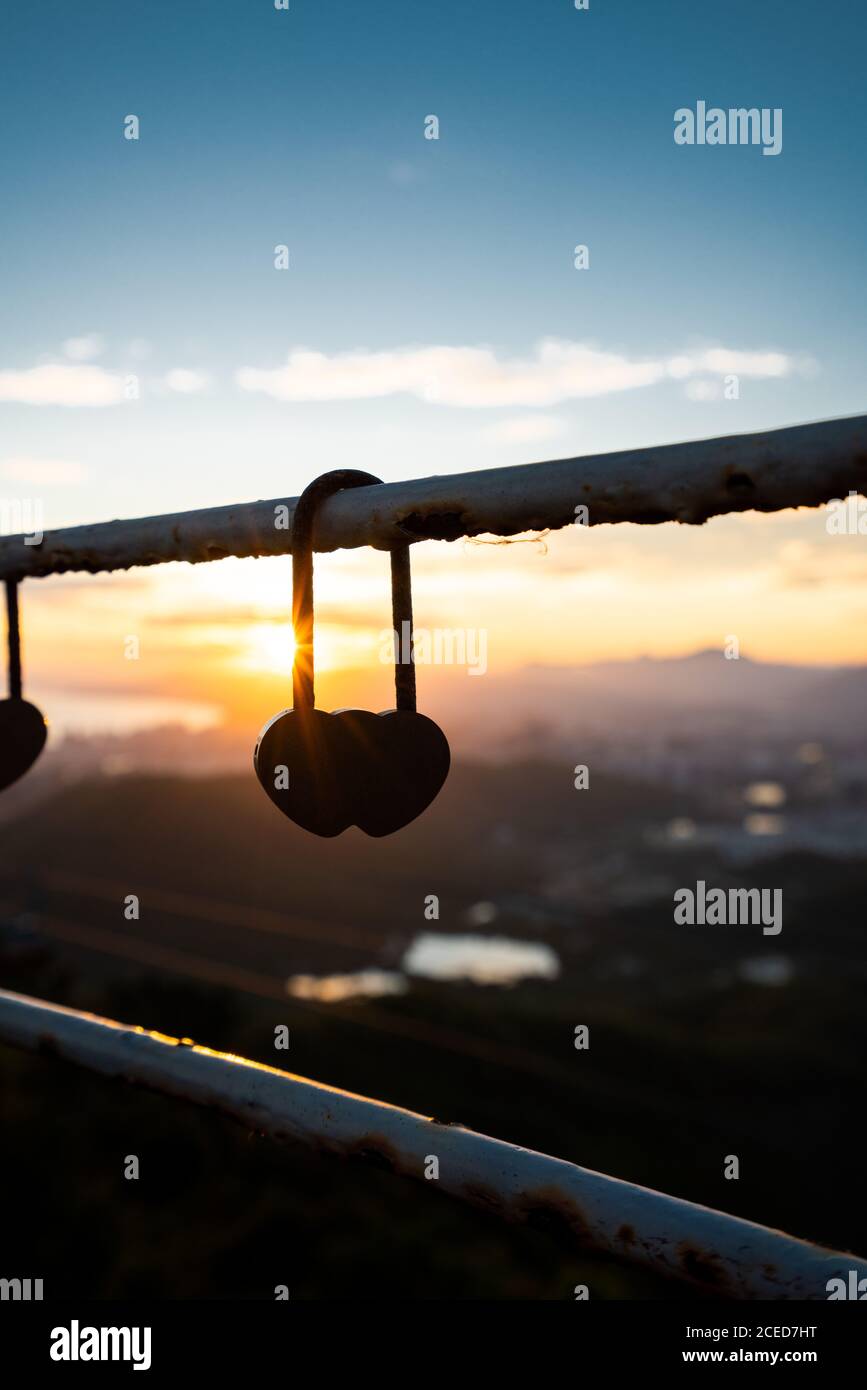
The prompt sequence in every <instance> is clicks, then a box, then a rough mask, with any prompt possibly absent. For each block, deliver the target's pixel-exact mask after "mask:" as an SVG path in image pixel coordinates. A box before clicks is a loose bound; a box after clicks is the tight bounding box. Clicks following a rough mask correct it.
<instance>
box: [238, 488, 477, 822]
mask: <svg viewBox="0 0 867 1390" xmlns="http://www.w3.org/2000/svg"><path fill="white" fill-rule="evenodd" d="M381 481H382V480H381V479H380V478H374V477H373V476H372V474H370V473H362V472H359V471H358V470H356V469H335V470H333V471H332V472H330V473H324V474H323V475H322V476H321V477H320V478H317V479H315V481H314V482H312V483H311V484H310V485H309V487H307V488H305V490H304V492H303V493H302V494H301V496H300V497H299V499H298V503H297V505H296V508H295V515H294V517H293V521H292V621H293V626H294V629H295V659H294V663H293V668H292V690H293V707H292V709H288V710H283V711H281V713H280V714H276V715H275V716H274V718H273V719H271V720H269V722H268V723H267V724H266V725H265V727H264V728H263V729H262V732H261V733H260V734H259V738H258V741H257V743H256V749H255V752H254V754H253V765H254V767H255V769H256V775H257V777H258V778H259V781H260V782H261V784H262V786H263V788H264V789H265V792H266V793H267V795H268V796H269V797H270V799H271V800H272V801H273V803H274V805H275V806H276V807H277V808H278V809H279V810H280V811H282V812H283V814H284V815H286V816H288V817H289V819H290V820H292V821H294V822H295V824H296V825H300V826H301V827H302V828H303V829H304V830H308V831H310V832H311V833H312V834H314V835H321V836H325V837H332V836H334V835H340V834H341V833H342V832H343V831H344V830H346V829H348V828H349V826H351V825H357V826H358V827H359V829H361V830H363V831H364V832H365V834H367V835H371V836H375V837H380V836H383V835H391V834H393V833H394V831H396V830H400V829H401V828H402V827H403V826H405V825H408V824H409V822H410V821H412V820H415V818H416V817H417V816H419V815H421V813H422V811H424V810H425V809H426V808H427V807H428V806H429V805H430V803H431V802H432V801H433V799H434V797H435V796H436V795H437V793H438V792H439V790H440V788H441V787H442V785H443V783H444V782H445V780H446V777H447V776H448V771H449V763H450V753H449V745H448V741H447V739H446V736H445V734H444V733H443V731H442V729H440V728H439V726H438V725H437V724H435V723H434V721H433V720H432V719H428V718H427V716H426V715H424V714H419V713H418V711H417V710H416V689H415V666H414V664H413V662H412V660H410V662H408V663H407V662H399V661H398V660H397V655H398V654H397V650H396V651H395V673H394V684H395V694H396V708H395V709H393V710H386V711H385V712H383V713H381V714H372V713H370V712H369V711H367V710H359V709H341V710H335V711H334V712H333V713H327V712H326V711H324V710H319V709H316V707H315V697H314V683H313V523H314V520H315V516H316V510H317V508H318V507H319V505H320V504H321V503H322V502H323V501H324V500H325V499H326V498H327V497H330V496H332V495H333V494H334V493H335V492H340V491H342V490H343V489H344V488H352V487H368V486H370V485H373V484H379V483H380V482H381ZM391 599H392V621H393V627H394V631H395V632H396V633H397V634H399V635H401V634H403V633H406V632H409V633H410V634H411V633H412V588H411V580H410V561H409V546H408V545H405V544H398V545H395V546H393V547H392V549H391ZM410 653H412V644H411V643H410Z"/></svg>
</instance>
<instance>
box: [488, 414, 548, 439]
mask: <svg viewBox="0 0 867 1390" xmlns="http://www.w3.org/2000/svg"><path fill="white" fill-rule="evenodd" d="M565 431H566V421H565V420H560V419H558V417H557V416H556V415H516V416H513V417H512V418H511V419H508V420H498V421H497V423H496V424H495V425H486V426H485V428H484V429H483V430H480V434H481V437H482V439H486V440H488V441H489V442H490V443H491V444H541V443H542V442H543V441H544V440H546V439H557V438H558V436H559V435H561V434H564V433H565Z"/></svg>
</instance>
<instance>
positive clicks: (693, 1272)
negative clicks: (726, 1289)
mask: <svg viewBox="0 0 867 1390" xmlns="http://www.w3.org/2000/svg"><path fill="white" fill-rule="evenodd" d="M677 1257H678V1260H679V1261H680V1267H681V1269H682V1270H683V1272H684V1274H685V1275H686V1277H687V1279H692V1280H693V1282H694V1283H696V1284H710V1285H712V1286H713V1287H714V1288H720V1287H721V1286H722V1285H723V1284H726V1283H728V1278H727V1275H726V1272H725V1270H724V1268H723V1266H722V1264H721V1263H720V1260H719V1257H718V1256H717V1255H712V1254H710V1253H709V1252H708V1251H707V1250H700V1249H699V1248H698V1247H697V1246H695V1245H690V1244H689V1242H688V1241H685V1240H684V1241H681V1243H680V1245H679V1246H678V1247H677Z"/></svg>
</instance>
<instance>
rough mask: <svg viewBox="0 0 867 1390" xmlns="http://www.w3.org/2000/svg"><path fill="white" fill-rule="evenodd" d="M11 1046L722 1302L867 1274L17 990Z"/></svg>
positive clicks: (477, 1138) (9, 1002)
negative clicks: (385, 1176) (443, 1197)
mask: <svg viewBox="0 0 867 1390" xmlns="http://www.w3.org/2000/svg"><path fill="white" fill-rule="evenodd" d="M0 1038H2V1039H3V1040H4V1041H6V1042H9V1043H12V1044H14V1045H15V1046H17V1047H21V1048H25V1049H28V1050H30V1051H36V1052H41V1053H43V1054H48V1055H52V1056H56V1057H58V1058H62V1059H63V1060H65V1061H69V1062H74V1063H77V1064H78V1065H79V1066H84V1067H87V1068H89V1069H90V1070H91V1071H96V1072H100V1073H102V1074H103V1075H105V1076H109V1077H114V1078H117V1079H122V1080H125V1081H130V1082H135V1083H140V1084H144V1085H147V1086H148V1087H150V1088H152V1089H156V1090H158V1091H161V1092H163V1093H164V1094H166V1095H172V1096H177V1097H179V1098H181V1099H183V1100H186V1101H191V1102H192V1103H194V1104H196V1105H203V1106H209V1107H213V1108H215V1109H218V1110H219V1111H220V1113H221V1114H223V1115H230V1116H231V1117H232V1118H234V1119H236V1120H239V1121H240V1122H241V1123H243V1124H245V1125H247V1126H249V1128H251V1129H253V1130H255V1131H256V1132H258V1133H261V1134H267V1135H270V1136H272V1137H273V1138H275V1139H280V1140H289V1141H294V1142H298V1143H303V1144H306V1145H308V1146H313V1147H315V1148H316V1149H317V1150H319V1151H320V1152H324V1153H331V1154H339V1155H342V1156H344V1157H349V1158H356V1159H361V1160H364V1161H367V1162H368V1163H371V1164H375V1165H376V1166H377V1167H379V1168H382V1169H386V1170H388V1171H389V1172H392V1173H395V1174H399V1175H402V1176H404V1177H410V1178H418V1179H421V1180H422V1181H424V1180H425V1179H426V1178H427V1179H428V1187H429V1190H430V1191H431V1192H435V1191H436V1190H441V1191H444V1192H448V1193H450V1194H451V1195H452V1196H455V1197H460V1198H462V1199H463V1200H465V1201H468V1202H472V1203H474V1204H475V1205H478V1206H481V1207H483V1208H484V1209H485V1210H487V1211H490V1212H495V1213H496V1214H498V1215H499V1216H501V1217H503V1218H505V1219H508V1220H512V1221H522V1222H528V1223H531V1224H537V1225H540V1226H542V1227H544V1228H545V1229H548V1230H556V1231H557V1232H559V1233H560V1234H561V1236H562V1237H564V1238H565V1239H566V1240H568V1241H569V1242H570V1243H571V1244H572V1245H573V1246H574V1247H575V1249H576V1250H581V1249H584V1250H596V1251H600V1252H605V1253H607V1254H609V1255H615V1256H619V1257H621V1258H623V1259H626V1260H628V1261H630V1262H632V1263H635V1264H639V1265H643V1266H646V1267H647V1268H649V1269H652V1270H655V1271H656V1272H657V1273H660V1274H664V1275H669V1276H676V1277H677V1278H680V1279H683V1280H686V1281H688V1282H690V1283H693V1284H696V1285H698V1286H700V1287H703V1288H705V1289H707V1290H708V1291H712V1292H714V1293H715V1294H717V1295H718V1296H720V1297H727V1298H763V1299H826V1298H827V1296H828V1293H827V1284H828V1281H829V1280H831V1279H842V1280H843V1281H844V1283H845V1282H846V1281H847V1280H848V1278H849V1272H850V1271H851V1270H854V1271H855V1272H856V1277H857V1278H859V1279H860V1278H864V1277H867V1262H865V1261H863V1260H859V1259H857V1258H856V1257H855V1256H854V1255H848V1254H845V1253H843V1252H842V1251H837V1250H827V1249H825V1248H823V1247H821V1246H817V1245H810V1244H808V1243H807V1242H805V1241H800V1240H795V1239H794V1238H793V1237H792V1236H788V1235H785V1234H784V1233H783V1232H781V1231H773V1230H770V1229H769V1228H768V1227H766V1226H758V1225H755V1224H754V1223H753V1222H750V1221H744V1220H742V1219H740V1218H739V1217H735V1216H729V1215H726V1214H725V1213H723V1212H718V1211H712V1210H711V1209H710V1208H709V1207H702V1206H697V1205H695V1204H693V1203H691V1202H684V1201H681V1200H679V1199H678V1198H676V1197H668V1196H666V1195H665V1194H664V1193H661V1192H654V1191H652V1190H651V1189H649V1188H645V1187H638V1186H636V1185H635V1184H633V1183H628V1182H621V1181H620V1180H619V1179H617V1178H610V1177H607V1176H606V1175H605V1174H603V1173H595V1172H593V1171H592V1170H590V1169H588V1168H579V1167H578V1166H577V1165H576V1164H574V1163H567V1162H566V1161H565V1160H563V1159H559V1158H552V1157H550V1156H549V1155H547V1154H541V1153H536V1152H535V1151H534V1150H532V1149H523V1148H518V1147H517V1146H516V1145H514V1144H507V1143H504V1142H503V1141H502V1140H500V1139H492V1138H490V1137H489V1136H488V1135H485V1134H477V1133H476V1132H475V1131H473V1130H469V1129H464V1127H463V1126H462V1125H452V1124H440V1123H439V1122H438V1121H436V1120H434V1119H430V1118H428V1117H427V1116H424V1115H417V1114H415V1113H414V1112H413V1111H411V1110H403V1109H401V1108H400V1107H399V1106H394V1105H386V1104H383V1103H382V1102H381V1101H375V1100H369V1099H368V1098H367V1097H365V1096H358V1095H353V1094H352V1093H351V1092H349V1091H341V1090H337V1089H336V1088H335V1087H332V1086H323V1085H321V1084H320V1083H318V1082H313V1081H308V1080H305V1079H304V1078H303V1077H300V1076H293V1075H291V1074H290V1073H288V1072H283V1071H278V1070H277V1069H276V1068H275V1067H267V1066H263V1065H262V1064H261V1063H258V1062H250V1061H247V1060H245V1059H244V1058H243V1057H233V1056H229V1055H227V1054H226V1053H222V1052H213V1051H211V1049H210V1048H206V1047H198V1046H196V1045H195V1044H192V1043H190V1042H188V1041H184V1042H181V1041H179V1040H178V1039H177V1038H167V1037H165V1036H163V1035H162V1034H160V1033H149V1032H147V1031H145V1030H144V1029H142V1028H130V1027H126V1026H124V1025H123V1024H121V1023H116V1022H114V1021H113V1020H111V1019H105V1018H98V1017H96V1016H95V1015H93V1014H86V1013H80V1012H78V1011H77V1010H75V1009H67V1008H61V1007H60V1006H58V1005H55V1004H46V1003H45V1002H44V1001H42V1000H38V999H30V998H28V997H27V996H26V995H21V994H13V993H10V992H9V991H6V990H0ZM433 1160H436V1169H435V1170H434V1168H433V1167H432V1164H433ZM434 1171H436V1174H437V1176H436V1177H435V1178H430V1174H431V1173H432V1172H434Z"/></svg>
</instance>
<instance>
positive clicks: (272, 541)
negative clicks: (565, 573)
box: [0, 415, 867, 579]
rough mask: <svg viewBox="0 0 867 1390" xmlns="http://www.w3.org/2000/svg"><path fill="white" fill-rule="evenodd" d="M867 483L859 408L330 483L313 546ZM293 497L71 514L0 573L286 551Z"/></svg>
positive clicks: (642, 515) (773, 506) (766, 498)
mask: <svg viewBox="0 0 867 1390" xmlns="http://www.w3.org/2000/svg"><path fill="white" fill-rule="evenodd" d="M850 489H853V490H855V491H862V490H867V416H864V415H859V416H851V417H849V418H847V419H841V420H827V421H821V422H818V423H816V424H809V425H796V426H794V427H793V428H791V429H784V430H768V431H765V432H763V433H759V434H739V435H726V436H724V437H722V438H720V439H704V440H700V441H697V442H695V443H687V444H664V445H660V446H659V447H657V448H651V449H628V450H625V451H622V452H620V453H611V454H593V455H589V456H588V457H586V458H571V459H557V460H556V461H555V462H552V463H528V464H521V465H520V466H518V467H515V468H492V469H482V470H480V471H478V472H475V473H456V474H452V475H451V476H449V475H438V476H436V477H433V478H416V479H413V480H412V481H411V482H403V483H383V484H380V485H379V486H376V487H367V488H356V489H353V490H352V491H349V492H342V493H338V494H337V495H336V496H334V497H331V498H329V499H328V500H327V501H325V502H324V503H323V504H322V506H321V508H319V510H318V512H317V517H316V525H315V528H314V547H315V549H316V550H320V551H322V550H336V549H339V548H341V547H352V546H362V545H373V546H377V547H379V548H380V549H387V548H388V547H389V546H391V545H394V544H396V543H406V542H407V541H420V540H449V541H453V540H459V539H461V538H462V537H464V536H477V535H482V534H489V533H490V534H495V535H498V536H511V535H516V534H518V533H519V532H522V531H533V530H542V529H550V530H553V529H556V528H558V527H562V526H567V525H569V524H570V523H571V522H574V521H575V518H576V508H577V507H579V506H586V507H587V509H588V512H589V516H588V521H589V524H590V525H591V526H596V525H599V524H603V523H609V522H621V521H632V522H639V523H652V522H661V521H680V522H686V523H689V524H698V523H700V522H703V521H706V520H707V519H708V517H711V516H720V515H722V514H724V513H726V512H738V511H746V510H755V511H762V512H773V511H779V510H781V509H782V508H784V507H816V506H819V505H821V503H823V502H827V501H828V500H829V499H831V498H833V497H841V498H842V497H845V496H846V495H847V493H848V492H849V490H850ZM295 500H296V499H295V498H276V499H274V500H272V501H270V502H247V503H240V504H238V505H237V506H231V507H209V508H206V509H204V510H201V511H190V512H175V513H170V514H168V515H165V516H151V517H139V518H136V519H135V520H132V521H107V522H100V523H98V524H96V525H93V526H69V527H66V528H64V529H62V530H58V531H54V532H46V533H45V535H44V537H43V539H42V541H41V543H40V544H38V545H30V544H26V543H25V537H24V536H23V535H22V536H7V537H4V538H2V539H0V579H4V578H7V577H20V578H25V577H26V576H28V575H32V576H33V577H38V576H41V575H48V574H62V573H64V572H65V571H67V570H84V571H86V572H89V573H97V572H99V571H102V570H118V569H128V568H129V567H131V566H133V565H158V564H163V563H164V562H166V561H169V560H188V561H192V562H194V563H195V562H199V561H203V560H221V559H223V558H225V557H226V556H227V555H237V556H253V555H259V556H261V555H287V554H289V552H290V550H291V540H292V513H293V510H294V504H295Z"/></svg>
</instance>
